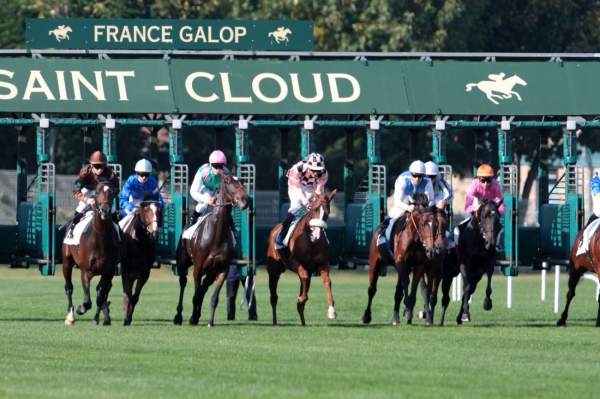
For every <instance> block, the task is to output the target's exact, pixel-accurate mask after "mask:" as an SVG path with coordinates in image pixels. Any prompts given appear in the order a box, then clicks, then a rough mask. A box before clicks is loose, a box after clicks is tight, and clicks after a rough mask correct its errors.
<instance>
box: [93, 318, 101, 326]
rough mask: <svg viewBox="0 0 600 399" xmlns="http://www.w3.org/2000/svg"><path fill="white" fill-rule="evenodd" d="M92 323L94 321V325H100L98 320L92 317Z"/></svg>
mask: <svg viewBox="0 0 600 399" xmlns="http://www.w3.org/2000/svg"><path fill="white" fill-rule="evenodd" d="M92 323H94V325H96V326H97V325H100V320H98V319H93V320H92Z"/></svg>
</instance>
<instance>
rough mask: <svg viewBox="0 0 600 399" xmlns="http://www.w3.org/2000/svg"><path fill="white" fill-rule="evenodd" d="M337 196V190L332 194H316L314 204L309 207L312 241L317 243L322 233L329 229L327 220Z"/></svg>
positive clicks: (313, 198)
mask: <svg viewBox="0 0 600 399" xmlns="http://www.w3.org/2000/svg"><path fill="white" fill-rule="evenodd" d="M336 194H337V189H335V190H333V191H332V192H331V194H329V195H327V194H317V193H314V194H313V197H312V202H311V204H310V207H309V211H308V214H307V217H308V218H309V219H308V226H309V228H310V231H311V236H310V239H311V241H313V242H314V241H317V240H318V239H319V238H320V237H321V231H323V230H325V229H326V228H327V219H328V218H329V213H330V211H331V207H330V203H331V201H333V199H334V198H335V196H336Z"/></svg>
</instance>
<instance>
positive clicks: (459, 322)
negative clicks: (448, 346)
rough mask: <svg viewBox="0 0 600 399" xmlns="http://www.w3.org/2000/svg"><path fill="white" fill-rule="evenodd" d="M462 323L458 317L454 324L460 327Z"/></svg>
mask: <svg viewBox="0 0 600 399" xmlns="http://www.w3.org/2000/svg"><path fill="white" fill-rule="evenodd" d="M462 323H463V322H462V319H461V318H460V316H458V317H457V318H456V324H458V325H459V326H460V325H461V324H462Z"/></svg>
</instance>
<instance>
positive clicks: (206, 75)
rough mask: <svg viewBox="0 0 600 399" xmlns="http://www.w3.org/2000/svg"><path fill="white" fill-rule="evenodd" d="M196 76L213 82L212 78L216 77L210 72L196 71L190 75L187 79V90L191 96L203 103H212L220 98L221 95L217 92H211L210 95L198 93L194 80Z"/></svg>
mask: <svg viewBox="0 0 600 399" xmlns="http://www.w3.org/2000/svg"><path fill="white" fill-rule="evenodd" d="M196 78H206V79H208V80H210V81H211V82H212V80H213V79H214V78H215V75H213V74H212V73H208V72H194V73H192V74H190V75H188V77H187V78H186V79H185V90H186V91H187V93H188V94H189V96H190V97H192V98H193V99H194V100H196V101H200V102H202V103H210V102H213V101H216V100H218V99H219V96H217V95H216V94H215V93H213V94H211V95H210V96H208V97H206V96H201V95H199V94H198V93H196V91H195V90H194V80H196Z"/></svg>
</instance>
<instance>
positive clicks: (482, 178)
mask: <svg viewBox="0 0 600 399" xmlns="http://www.w3.org/2000/svg"><path fill="white" fill-rule="evenodd" d="M494 176H495V173H494V168H492V167H491V166H490V165H488V164H485V163H484V164H481V166H479V168H477V178H476V179H473V181H472V182H471V185H470V186H469V189H468V190H467V199H466V201H465V216H466V218H465V220H463V221H462V222H460V224H459V225H458V226H457V227H456V228H455V229H454V236H455V239H454V242H456V243H458V236H459V235H460V233H461V232H462V231H463V229H464V228H465V226H466V225H467V223H468V222H469V221H470V220H471V218H472V214H473V213H475V212H477V210H479V206H480V205H481V201H482V200H484V199H487V200H492V201H494V202H496V204H500V202H501V201H502V188H501V187H500V183H498V180H496V179H495V178H494ZM505 211H506V206H505V205H504V203H501V204H500V206H499V207H498V212H499V213H500V215H504V212H505Z"/></svg>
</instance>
